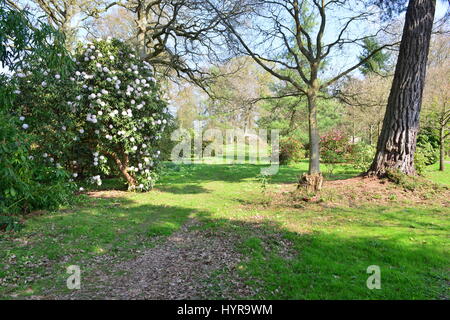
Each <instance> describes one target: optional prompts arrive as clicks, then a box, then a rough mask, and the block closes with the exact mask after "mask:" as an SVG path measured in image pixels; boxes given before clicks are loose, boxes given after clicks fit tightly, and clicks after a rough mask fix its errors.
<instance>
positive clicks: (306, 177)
mask: <svg viewBox="0 0 450 320" xmlns="http://www.w3.org/2000/svg"><path fill="white" fill-rule="evenodd" d="M322 185H323V175H322V174H321V173H313V174H307V173H304V174H303V175H302V176H301V177H300V179H299V181H298V186H297V189H300V188H302V187H303V188H306V191H307V192H308V193H316V192H318V191H320V190H321V189H322Z"/></svg>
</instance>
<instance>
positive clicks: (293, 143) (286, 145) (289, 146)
mask: <svg viewBox="0 0 450 320" xmlns="http://www.w3.org/2000/svg"><path fill="white" fill-rule="evenodd" d="M303 159H305V148H304V146H303V144H302V143H301V142H300V140H299V139H297V138H295V137H293V136H287V137H281V139H280V164H283V165H284V164H289V163H291V162H298V161H300V160H303Z"/></svg>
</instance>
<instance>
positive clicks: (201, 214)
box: [0, 198, 449, 299]
mask: <svg viewBox="0 0 450 320" xmlns="http://www.w3.org/2000/svg"><path fill="white" fill-rule="evenodd" d="M189 218H196V219H198V220H199V221H201V223H202V224H201V225H200V226H194V227H193V228H197V229H200V230H203V231H205V232H208V234H209V236H210V237H230V238H233V239H234V243H235V248H223V250H227V249H230V250H231V249H237V250H238V251H239V252H241V254H243V256H244V257H245V258H244V259H243V260H242V261H241V263H240V264H239V266H237V270H238V271H237V272H239V274H240V276H241V277H242V279H244V281H245V282H246V283H247V284H249V285H251V286H253V287H255V288H257V289H258V291H257V292H258V293H257V294H256V296H252V297H239V296H236V298H261V299H430V298H446V296H445V292H446V283H447V281H448V280H449V277H448V273H447V272H446V271H445V270H446V267H447V266H448V257H447V256H446V254H445V252H444V250H443V249H442V250H440V248H439V246H434V247H431V246H427V245H422V244H417V243H413V242H408V241H406V240H407V239H408V238H409V237H410V236H411V235H410V233H409V232H408V231H407V230H406V231H405V230H402V229H398V230H397V234H396V235H395V236H393V237H389V238H386V237H379V236H377V234H376V233H374V231H373V230H371V232H372V234H371V235H365V234H364V232H360V233H355V234H352V233H350V234H346V233H339V232H335V231H334V230H332V229H330V230H322V231H317V232H311V233H298V232H291V231H288V230H287V229H285V228H283V227H282V225H281V223H280V222H278V221H280V220H276V221H275V219H271V218H270V217H266V218H264V219H265V220H264V219H263V220H261V221H260V222H256V221H254V220H251V218H249V219H247V220H242V219H232V218H231V217H230V219H228V218H215V217H213V215H212V213H211V212H209V211H201V210H197V209H193V208H188V207H180V206H166V205H150V204H140V203H139V201H137V200H135V199H129V198H110V199H93V201H92V202H91V203H90V204H89V205H87V206H85V207H82V208H79V209H77V210H74V211H72V212H56V213H54V214H50V215H47V216H41V217H36V218H33V219H32V221H30V223H29V225H28V227H27V229H28V230H27V229H26V230H24V233H23V234H21V236H25V237H28V239H29V240H30V242H31V243H32V245H31V246H25V247H20V246H17V245H14V243H13V242H11V243H9V242H6V241H5V242H3V243H0V249H1V250H0V252H1V253H0V261H7V258H8V257H7V256H5V254H6V252H9V253H13V254H14V255H15V259H16V261H25V260H24V258H25V257H29V255H30V253H31V254H32V256H33V259H35V260H37V261H39V260H40V259H42V258H46V259H50V261H51V262H52V263H54V264H55V270H54V271H53V272H52V273H51V274H56V277H60V278H61V279H63V278H64V279H65V277H67V275H66V274H65V269H64V268H61V267H60V266H58V267H56V266H57V264H58V263H61V262H63V264H64V265H66V264H76V263H78V261H80V260H83V259H88V260H89V258H93V257H96V256H99V255H111V256H114V255H119V256H121V255H122V256H127V255H129V258H133V255H130V252H133V250H137V249H139V250H142V249H145V248H151V247H152V246H154V245H155V243H154V239H160V240H161V236H162V237H165V236H169V235H170V234H172V233H173V232H176V231H177V230H179V229H180V227H181V226H182V225H183V224H184V223H186V221H187V220H188V219H189ZM394 218H395V217H394ZM49 226H51V227H49ZM359 226H363V225H361V224H359ZM425 227H427V226H426V225H419V226H418V228H425ZM417 236H420V235H417ZM424 236H426V235H424ZM55 239H57V241H55ZM156 245H157V244H156ZM67 257H69V258H68V260H67ZM27 261H29V260H27ZM32 262H33V261H32ZM0 265H1V263H0ZM370 265H378V266H380V268H381V279H382V280H381V281H382V282H381V283H382V290H369V289H368V288H367V286H366V280H367V278H368V277H369V275H368V274H367V272H366V270H367V267H368V266H370ZM103 267H105V266H103ZM15 268H19V269H20V268H21V266H20V264H17V265H14V267H13V268H11V271H14V269H15ZM0 269H1V270H3V269H2V268H0ZM19 269H17V270H19ZM2 272H3V273H5V274H2V276H4V277H7V275H6V273H7V272H9V271H2ZM28 272H34V273H36V272H37V270H35V269H30V271H28ZM218 272H219V273H220V272H222V274H223V276H225V277H227V273H226V272H225V271H220V270H218ZM23 277H24V278H26V275H25V276H23ZM50 277H54V276H53V275H51V276H50ZM49 280H50V281H49V283H55V279H53V278H52V279H49ZM208 281H211V283H212V285H213V288H215V290H217V292H216V294H215V295H217V296H219V297H220V295H221V294H222V291H221V290H227V289H226V288H220V287H217V288H216V287H214V281H215V280H214V278H211V280H208ZM60 282H61V287H63V284H64V283H65V282H64V281H60ZM58 283H59V282H58ZM29 285H30V284H28V283H26V284H23V286H24V288H26V287H27V286H29ZM31 285H32V284H31ZM48 285H49V284H47V286H48ZM230 285H231V284H230ZM45 286H46V285H45V284H44V287H45ZM50 286H53V284H51V285H50ZM19 288H20V287H19ZM231 289H232V288H231ZM16 290H17V289H11V288H6V287H5V288H3V289H1V290H0V293H1V294H2V295H3V294H8V292H12V291H16ZM2 291H3V292H2Z"/></svg>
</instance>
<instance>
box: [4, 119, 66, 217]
mask: <svg viewBox="0 0 450 320" xmlns="http://www.w3.org/2000/svg"><path fill="white" fill-rule="evenodd" d="M16 122H17V120H14V119H12V118H11V117H10V116H8V115H6V114H5V113H0V181H1V184H0V213H6V214H14V213H25V212H29V211H31V210H37V209H53V208H57V207H58V206H60V205H63V204H67V203H69V202H70V201H71V199H72V195H73V191H74V189H75V186H74V184H73V183H71V182H69V181H68V179H69V174H68V173H67V172H66V171H65V170H63V169H62V168H60V167H56V166H48V164H46V163H44V162H43V161H38V160H36V159H34V157H33V156H32V155H31V153H30V150H31V149H32V145H33V136H31V135H29V134H27V133H26V132H25V130H22V131H21V130H20V129H19V128H18V127H19V126H18V124H17V123H16Z"/></svg>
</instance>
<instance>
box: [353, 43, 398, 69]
mask: <svg viewBox="0 0 450 320" xmlns="http://www.w3.org/2000/svg"><path fill="white" fill-rule="evenodd" d="M379 47H380V44H379V43H378V41H377V39H375V38H366V39H364V51H363V53H362V55H361V56H360V57H359V59H360V60H363V59H365V58H366V57H367V56H368V55H369V54H371V53H372V52H373V51H375V50H376V49H378V48H379ZM389 59H390V54H389V53H386V52H384V51H383V50H382V51H378V52H377V53H375V54H374V55H373V56H372V57H371V58H370V59H368V60H367V61H366V62H365V63H363V65H362V66H361V68H360V70H361V72H362V73H363V74H364V75H367V74H370V73H372V72H374V73H377V74H385V73H386V72H387V71H389V69H390V65H389Z"/></svg>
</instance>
